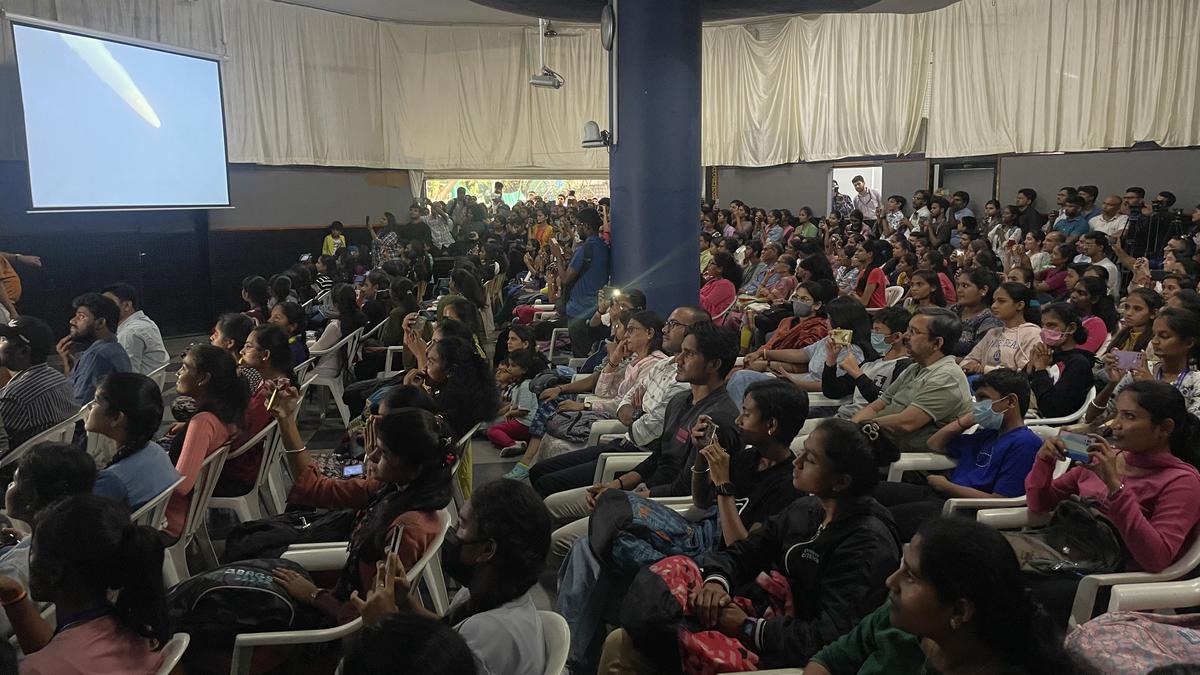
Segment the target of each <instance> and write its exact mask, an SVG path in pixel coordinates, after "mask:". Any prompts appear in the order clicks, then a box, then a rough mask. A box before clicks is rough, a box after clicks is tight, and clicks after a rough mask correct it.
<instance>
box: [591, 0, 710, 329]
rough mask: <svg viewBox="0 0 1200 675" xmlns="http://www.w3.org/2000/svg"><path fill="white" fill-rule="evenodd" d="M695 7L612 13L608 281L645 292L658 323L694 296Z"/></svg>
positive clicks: (622, 7)
mask: <svg viewBox="0 0 1200 675" xmlns="http://www.w3.org/2000/svg"><path fill="white" fill-rule="evenodd" d="M700 4H701V3H700V2H698V1H697V0H625V1H624V2H621V3H619V4H618V5H617V10H616V24H617V31H616V43H617V46H616V58H615V59H614V60H615V61H616V63H615V71H616V72H615V75H616V88H615V91H614V96H615V97H616V112H617V138H616V143H615V145H614V146H613V147H612V148H611V151H610V157H609V180H610V189H611V193H612V223H613V228H612V229H613V231H612V251H613V257H612V258H613V263H612V278H613V283H614V284H616V285H618V286H621V287H624V288H638V289H641V290H643V291H645V293H646V296H647V299H648V301H649V308H650V309H653V310H655V311H656V312H659V313H660V314H661V315H662V317H663V318H664V319H665V318H666V316H667V314H668V313H669V312H670V311H671V310H672V309H674V308H675V307H678V306H680V305H696V304H698V303H699V299H700V296H699V293H700V273H699V267H698V265H699V256H700V245H699V234H700V227H699V220H700V185H701V168H700V61H701V20H700Z"/></svg>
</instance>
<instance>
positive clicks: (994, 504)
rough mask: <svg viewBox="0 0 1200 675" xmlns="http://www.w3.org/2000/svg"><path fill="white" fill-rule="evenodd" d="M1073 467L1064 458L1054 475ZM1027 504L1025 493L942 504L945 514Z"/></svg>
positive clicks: (950, 500) (1055, 467)
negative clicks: (1018, 495) (1017, 495)
mask: <svg viewBox="0 0 1200 675" xmlns="http://www.w3.org/2000/svg"><path fill="white" fill-rule="evenodd" d="M1069 468H1071V462H1070V461H1069V460H1062V461H1061V462H1057V463H1056V464H1055V465H1054V477H1055V478H1058V477H1059V476H1061V475H1063V474H1064V473H1066V472H1067V469H1069ZM1018 506H1025V495H1021V496H1020V497H980V498H971V497H951V498H950V499H947V500H946V503H945V504H944V505H943V506H942V515H943V516H952V515H954V514H956V513H961V512H963V511H980V510H982V509H1003V508H1014V507H1018Z"/></svg>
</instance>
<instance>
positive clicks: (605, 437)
mask: <svg viewBox="0 0 1200 675" xmlns="http://www.w3.org/2000/svg"><path fill="white" fill-rule="evenodd" d="M622 438H625V434H600V438H597V439H596V444H597V445H604V444H605V443H616V442H617V441H619V440H621V439H622Z"/></svg>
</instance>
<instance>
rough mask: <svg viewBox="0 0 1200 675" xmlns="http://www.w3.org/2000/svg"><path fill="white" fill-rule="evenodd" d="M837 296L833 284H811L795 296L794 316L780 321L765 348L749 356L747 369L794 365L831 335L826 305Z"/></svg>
mask: <svg viewBox="0 0 1200 675" xmlns="http://www.w3.org/2000/svg"><path fill="white" fill-rule="evenodd" d="M836 297H837V287H836V286H834V285H833V284H831V283H827V282H820V281H807V282H805V283H803V284H800V285H799V286H797V287H796V291H795V293H793V294H792V301H791V304H792V306H791V310H792V316H789V317H788V318H786V319H784V320H783V321H781V322H779V327H778V328H777V329H776V330H775V334H774V335H772V336H771V339H769V340H767V343H766V344H765V345H763V346H762V347H761V348H759V349H756V350H754V351H753V352H750V353H749V354H747V355H746V358H745V359H744V360H743V367H744V368H745V369H746V370H752V371H755V372H758V373H766V372H771V362H772V361H784V362H791V361H790V360H789V359H793V358H795V359H799V358H800V356H799V354H800V351H801V350H802V349H803V348H805V347H808V346H809V345H812V344H813V343H815V342H817V341H818V340H821V339H822V338H824V337H825V336H826V335H829V320H828V319H827V318H825V305H826V304H827V303H829V302H830V301H832V300H833V299H834V298H836Z"/></svg>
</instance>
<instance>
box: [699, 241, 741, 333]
mask: <svg viewBox="0 0 1200 675" xmlns="http://www.w3.org/2000/svg"><path fill="white" fill-rule="evenodd" d="M741 285H742V268H741V267H738V264H737V262H736V261H735V260H734V259H733V256H732V255H730V254H728V253H725V252H724V251H722V252H720V253H717V254H716V255H714V256H713V259H712V262H710V263H709V264H708V267H707V268H705V270H704V285H703V286H701V287H700V306H701V307H703V308H704V309H705V311H707V312H708V313H709V314H710V315H711V316H712V317H713V319H714V320H715V323H716V324H717V325H722V324H724V322H725V316H724V315H725V314H726V312H727V310H728V309H729V308H730V306H732V305H733V302H734V300H737V289H738V287H739V286H741ZM717 317H720V319H717Z"/></svg>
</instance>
